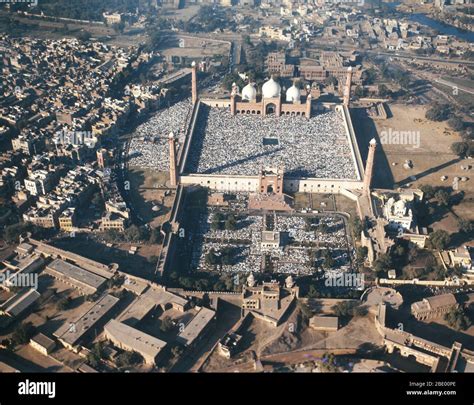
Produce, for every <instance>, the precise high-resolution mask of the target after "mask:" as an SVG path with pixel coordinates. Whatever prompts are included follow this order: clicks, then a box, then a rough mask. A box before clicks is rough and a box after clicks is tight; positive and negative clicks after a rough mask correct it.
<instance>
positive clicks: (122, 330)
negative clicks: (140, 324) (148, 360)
mask: <svg viewBox="0 0 474 405" xmlns="http://www.w3.org/2000/svg"><path fill="white" fill-rule="evenodd" d="M104 330H105V333H106V335H107V337H108V338H109V339H112V340H113V341H114V342H115V343H117V344H119V345H121V346H125V347H128V348H131V349H133V350H135V351H137V352H138V353H140V354H142V355H143V354H144V355H146V356H150V357H156V356H157V355H158V353H159V352H160V351H161V350H162V349H163V348H164V347H165V346H166V342H164V341H163V340H160V339H158V338H156V337H153V336H150V335H148V334H146V333H144V332H141V331H139V330H138V329H135V328H132V327H131V326H128V325H125V324H123V323H121V322H119V321H117V320H115V319H112V320H111V321H109V323H108V324H107V325H105V328H104Z"/></svg>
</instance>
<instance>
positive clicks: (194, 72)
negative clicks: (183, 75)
mask: <svg viewBox="0 0 474 405" xmlns="http://www.w3.org/2000/svg"><path fill="white" fill-rule="evenodd" d="M191 97H192V100H193V105H194V104H196V103H197V99H198V90H197V66H196V62H194V61H193V63H191Z"/></svg>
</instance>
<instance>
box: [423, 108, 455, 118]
mask: <svg viewBox="0 0 474 405" xmlns="http://www.w3.org/2000/svg"><path fill="white" fill-rule="evenodd" d="M450 113H451V107H450V106H449V105H447V104H434V105H433V106H432V107H431V108H430V109H428V110H427V111H426V114H425V116H426V118H427V119H429V120H430V121H444V120H446V119H447V118H448V117H449V114H450Z"/></svg>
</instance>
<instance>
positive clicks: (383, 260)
mask: <svg viewBox="0 0 474 405" xmlns="http://www.w3.org/2000/svg"><path fill="white" fill-rule="evenodd" d="M391 267H392V258H391V257H390V255H389V254H387V253H384V254H381V255H380V256H379V257H378V258H377V259H376V260H375V262H374V270H375V271H376V272H377V273H381V272H384V271H387V270H389V269H390V268H391Z"/></svg>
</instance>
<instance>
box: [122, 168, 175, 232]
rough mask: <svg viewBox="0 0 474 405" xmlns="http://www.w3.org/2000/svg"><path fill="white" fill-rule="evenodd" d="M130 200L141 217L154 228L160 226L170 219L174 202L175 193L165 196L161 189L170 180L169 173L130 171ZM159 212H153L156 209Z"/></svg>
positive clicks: (143, 170) (144, 170)
mask: <svg viewBox="0 0 474 405" xmlns="http://www.w3.org/2000/svg"><path fill="white" fill-rule="evenodd" d="M128 178H129V180H130V198H131V200H132V204H133V206H134V207H135V208H136V209H137V211H138V213H139V215H140V216H141V217H142V218H143V219H144V221H145V222H147V223H149V224H150V226H151V227H152V228H156V227H158V226H160V225H161V224H162V223H163V222H165V221H166V220H167V219H168V215H169V213H170V211H171V207H172V205H173V200H174V194H175V193H174V191H171V194H169V195H165V193H166V191H167V190H165V189H163V188H161V187H163V186H164V185H165V183H166V181H167V180H168V175H167V173H163V172H155V171H152V170H148V169H132V170H130V171H129V174H128ZM155 206H156V207H158V208H159V210H158V211H153V208H154V207H155Z"/></svg>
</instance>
